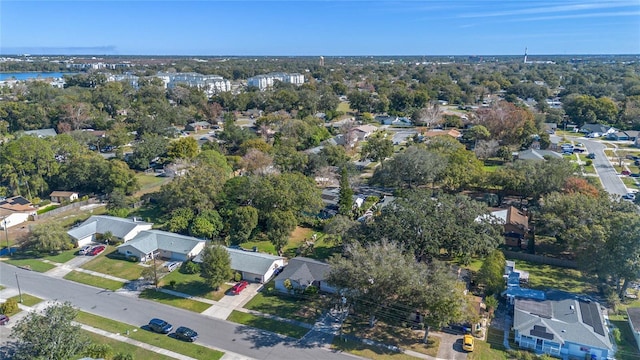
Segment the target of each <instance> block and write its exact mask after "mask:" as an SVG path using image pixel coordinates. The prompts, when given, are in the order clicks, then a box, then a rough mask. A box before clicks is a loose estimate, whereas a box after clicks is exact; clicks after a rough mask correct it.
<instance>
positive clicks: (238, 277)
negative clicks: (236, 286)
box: [233, 271, 242, 282]
mask: <svg viewBox="0 0 640 360" xmlns="http://www.w3.org/2000/svg"><path fill="white" fill-rule="evenodd" d="M233 280H235V281H236V282H237V281H240V280H242V274H240V273H239V272H237V271H236V273H235V274H233Z"/></svg>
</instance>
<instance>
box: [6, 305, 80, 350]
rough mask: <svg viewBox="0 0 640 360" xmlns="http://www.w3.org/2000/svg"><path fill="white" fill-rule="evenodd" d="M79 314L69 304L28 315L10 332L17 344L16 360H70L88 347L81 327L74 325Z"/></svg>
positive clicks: (50, 307) (53, 306)
mask: <svg viewBox="0 0 640 360" xmlns="http://www.w3.org/2000/svg"><path fill="white" fill-rule="evenodd" d="M77 313H78V312H77V310H76V309H75V308H73V306H71V304H70V303H68V302H67V303H64V304H54V305H50V306H48V307H47V308H45V309H44V311H43V312H42V313H38V312H29V313H28V314H27V315H26V316H25V317H24V318H22V319H21V320H19V321H18V322H17V323H16V324H15V325H14V326H13V329H12V330H11V337H13V338H15V339H16V340H17V343H16V353H15V356H14V358H15V359H52V360H67V359H72V358H74V356H77V355H78V354H79V353H80V351H82V350H83V349H84V348H85V347H86V346H87V345H88V344H89V340H88V338H87V337H86V336H85V335H84V334H83V333H82V330H81V329H80V326H79V325H73V324H72V321H73V320H74V318H75V317H76V315H77Z"/></svg>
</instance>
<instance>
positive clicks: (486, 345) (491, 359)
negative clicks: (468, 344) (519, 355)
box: [467, 328, 508, 360]
mask: <svg viewBox="0 0 640 360" xmlns="http://www.w3.org/2000/svg"><path fill="white" fill-rule="evenodd" d="M502 340H503V332H502V330H498V329H494V328H489V330H488V333H487V341H486V342H485V341H479V340H476V341H475V349H474V351H473V352H471V353H469V355H467V359H468V360H506V359H508V357H507V353H506V351H505V348H504V346H503V345H502Z"/></svg>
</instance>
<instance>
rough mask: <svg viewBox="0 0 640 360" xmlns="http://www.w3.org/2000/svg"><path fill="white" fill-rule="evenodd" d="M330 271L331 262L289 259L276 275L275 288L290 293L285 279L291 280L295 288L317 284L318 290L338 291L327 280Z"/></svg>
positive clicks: (298, 258) (303, 288)
mask: <svg viewBox="0 0 640 360" xmlns="http://www.w3.org/2000/svg"><path fill="white" fill-rule="evenodd" d="M328 273H329V264H327V263H325V262H322V261H318V260H314V259H309V258H306V257H296V258H293V259H291V260H289V263H288V264H287V266H286V267H285V268H284V270H282V272H281V273H280V274H279V275H278V276H277V277H276V281H275V288H276V290H278V291H281V292H284V293H288V292H289V289H287V287H286V286H285V281H286V280H289V282H290V283H291V286H292V288H293V289H296V290H301V291H304V290H306V289H307V288H308V287H309V286H315V287H317V288H318V290H320V291H323V292H328V293H332V294H334V293H336V289H335V288H334V287H332V286H329V284H327V282H326V280H325V279H326V277H327V274H328Z"/></svg>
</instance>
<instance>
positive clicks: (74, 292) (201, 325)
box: [0, 262, 354, 360]
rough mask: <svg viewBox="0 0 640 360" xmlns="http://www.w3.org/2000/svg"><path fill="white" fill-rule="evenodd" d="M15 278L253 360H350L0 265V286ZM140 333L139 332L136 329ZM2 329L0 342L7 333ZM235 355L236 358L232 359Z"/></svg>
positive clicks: (52, 296)
mask: <svg viewBox="0 0 640 360" xmlns="http://www.w3.org/2000/svg"><path fill="white" fill-rule="evenodd" d="M16 274H17V276H18V280H19V283H20V288H21V290H22V291H23V292H26V293H29V294H32V295H35V296H37V297H40V298H43V299H47V300H58V301H70V302H71V303H72V304H73V305H74V306H76V307H78V308H79V309H81V310H83V311H87V312H91V313H94V314H96V315H100V316H104V317H108V318H111V319H114V320H117V321H121V322H124V323H128V324H131V325H132V330H133V329H134V328H139V327H140V326H143V325H145V324H147V322H148V321H149V319H151V318H153V317H159V318H162V319H165V320H167V321H169V322H170V323H171V324H173V325H174V327H175V326H180V325H185V326H189V327H191V328H193V329H195V330H196V331H198V333H199V334H200V338H199V339H198V341H197V342H198V343H200V344H203V345H206V346H210V347H213V348H216V349H220V350H222V351H225V352H230V354H229V355H231V357H233V356H234V355H241V356H240V357H245V358H246V357H248V358H254V359H292V360H295V359H353V358H354V356H352V355H349V354H343V353H336V352H332V351H330V350H327V349H324V348H317V347H314V346H313V345H310V344H309V343H308V342H301V341H297V340H294V339H290V338H286V337H284V336H280V335H277V334H273V333H270V332H266V331H262V330H258V329H254V328H251V327H247V326H243V325H238V324H234V323H231V322H227V321H224V320H218V319H213V318H211V317H207V316H204V315H201V314H198V313H194V312H190V311H187V310H182V309H179V308H175V307H171V306H167V305H163V304H160V303H157V302H153V301H149V300H144V299H139V298H137V297H133V296H127V295H124V294H120V293H115V292H112V291H108V290H100V289H96V288H94V287H91V286H86V285H82V284H78V283H74V282H71V281H66V280H61V279H56V278H52V277H50V276H47V275H43V274H40V273H37V272H32V271H28V270H23V269H19V268H16V267H14V266H11V265H7V264H5V263H2V262H0V284H1V285H3V286H5V287H7V288H17V283H16ZM139 331H144V330H139ZM5 332H6V331H5V330H2V333H0V335H1V337H2V338H3V339H6V337H7V336H8V334H6V333H5ZM233 353H235V354H233Z"/></svg>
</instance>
